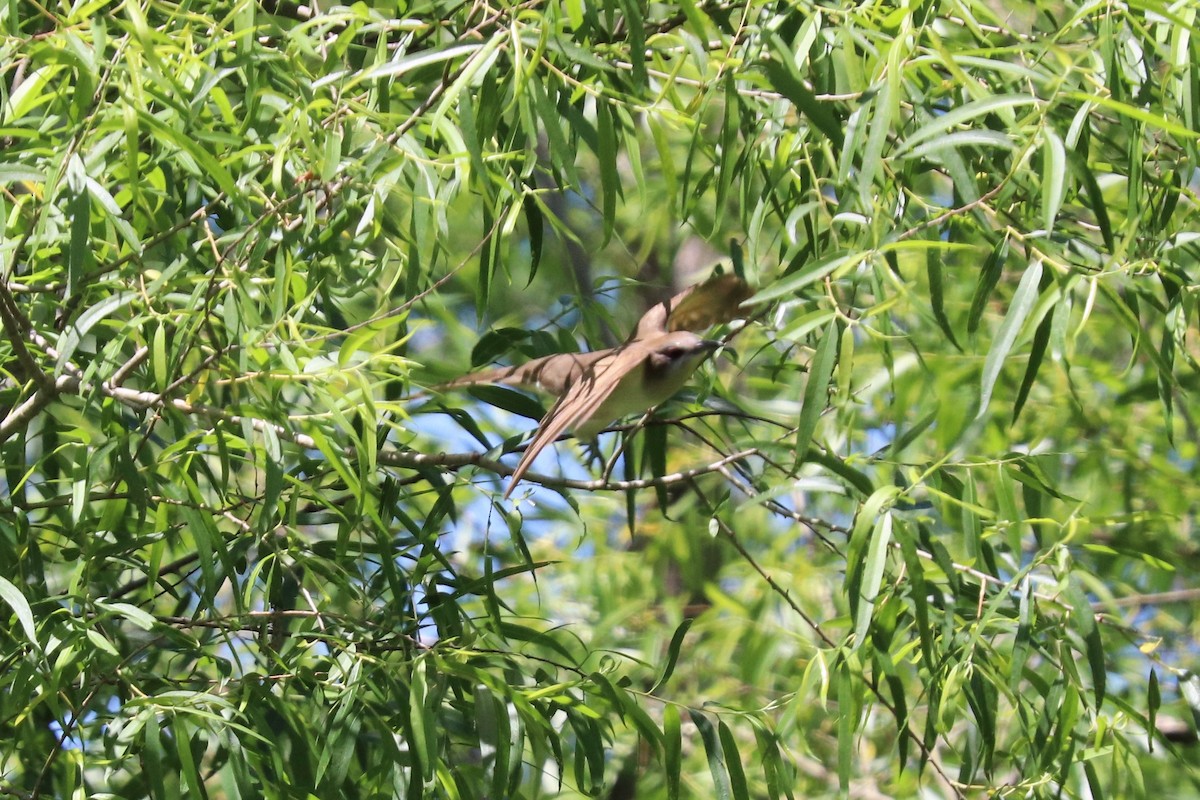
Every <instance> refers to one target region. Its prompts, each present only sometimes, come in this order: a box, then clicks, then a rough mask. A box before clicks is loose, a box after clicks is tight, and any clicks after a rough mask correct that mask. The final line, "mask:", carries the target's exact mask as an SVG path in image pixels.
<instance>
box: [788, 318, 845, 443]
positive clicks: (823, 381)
mask: <svg viewBox="0 0 1200 800" xmlns="http://www.w3.org/2000/svg"><path fill="white" fill-rule="evenodd" d="M840 332H841V329H840V328H839V327H838V324H837V321H836V320H834V321H831V322H830V323H829V324H828V325H827V326H826V327H825V333H824V335H822V337H821V343H820V344H819V345H817V352H816V354H815V355H814V356H813V359H812V362H810V364H809V368H808V381H807V382H806V383H805V384H804V399H803V404H802V405H801V406H800V420H799V422H798V423H797V424H796V455H797V457H803V455H804V454H805V453H806V452H807V451H808V446H809V445H810V444H811V443H812V438H813V434H814V433H815V432H816V430H817V421H818V420H819V419H820V417H821V413H822V412H823V411H824V410H825V405H826V400H827V397H828V393H829V379H830V378H832V377H833V363H834V361H835V357H836V355H837V351H838V338H839V334H840Z"/></svg>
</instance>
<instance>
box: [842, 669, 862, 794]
mask: <svg viewBox="0 0 1200 800" xmlns="http://www.w3.org/2000/svg"><path fill="white" fill-rule="evenodd" d="M837 712H838V725H837V737H838V766H837V772H838V786H839V787H840V788H841V790H842V793H843V795H844V794H845V793H846V792H848V791H849V790H850V775H851V772H852V771H853V766H854V734H855V730H856V729H857V727H858V724H857V717H858V714H857V712H856V711H855V702H854V676H853V675H852V674H851V672H850V667H849V666H848V665H846V664H845V663H843V664H842V665H841V666H840V667H839V668H838V709H837Z"/></svg>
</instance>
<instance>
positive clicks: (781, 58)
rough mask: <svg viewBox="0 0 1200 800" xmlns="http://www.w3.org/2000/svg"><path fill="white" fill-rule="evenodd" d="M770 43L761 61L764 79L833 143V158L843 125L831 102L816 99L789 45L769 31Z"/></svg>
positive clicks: (841, 135) (839, 141)
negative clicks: (768, 58)
mask: <svg viewBox="0 0 1200 800" xmlns="http://www.w3.org/2000/svg"><path fill="white" fill-rule="evenodd" d="M768 41H769V42H770V46H771V59H770V60H769V61H766V62H765V63H764V64H763V69H764V70H765V71H766V74H767V80H768V81H770V85H771V87H772V88H774V89H775V90H776V91H777V92H779V93H780V94H782V95H783V96H784V97H786V98H787V99H788V100H790V101H791V102H792V105H794V106H795V107H796V110H797V111H799V112H800V113H801V114H803V115H804V116H805V117H807V118H808V120H809V122H811V123H812V124H813V125H814V126H815V127H816V129H817V130H818V131H820V133H821V134H822V135H824V136H825V138H826V139H828V140H829V141H830V143H831V144H833V146H834V148H835V150H834V158H837V151H838V146H839V145H840V144H841V142H842V138H843V134H842V126H841V123H840V122H839V121H838V119H837V118H836V117H835V116H834V115H833V112H832V110H831V106H830V105H829V104H827V103H824V102H822V101H820V100H818V99H817V96H816V95H815V94H813V93H812V92H811V91H809V89H808V87H807V86H805V85H804V82H803V80H801V77H800V75H799V73H798V72H797V71H796V69H795V66H794V65H793V63H792V53H791V48H790V47H789V46H788V45H787V44H785V43H784V42H783V41H782V40H780V39H779V37H778V35H776V34H771V35H770V38H769V39H768Z"/></svg>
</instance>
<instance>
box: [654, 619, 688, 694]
mask: <svg viewBox="0 0 1200 800" xmlns="http://www.w3.org/2000/svg"><path fill="white" fill-rule="evenodd" d="M693 622H695V619H694V618H688V619H685V620H684V621H683V622H681V623H680V624H679V627H678V628H676V629H675V634H674V635H673V636H672V637H671V644H670V646H668V647H667V663H666V665H665V666H664V667H663V671H662V674H661V675H659V676H658V680H657V681H656V682H655V683H654V686H652V687H651V688H650V694H657V693H658V691H659V689H661V688H662V687H663V686H664V685H666V683H667V681H669V680H670V679H671V675H672V673H674V672H675V665H676V664H677V663H678V662H679V651H680V650H681V649H682V648H683V639H684V637H685V636H687V632H688V630H689V629H690V628H691V627H692V623H693Z"/></svg>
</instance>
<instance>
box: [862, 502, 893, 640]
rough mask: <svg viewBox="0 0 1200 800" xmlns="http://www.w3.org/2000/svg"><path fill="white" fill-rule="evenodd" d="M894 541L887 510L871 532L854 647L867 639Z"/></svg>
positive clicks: (864, 566)
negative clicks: (889, 552)
mask: <svg viewBox="0 0 1200 800" xmlns="http://www.w3.org/2000/svg"><path fill="white" fill-rule="evenodd" d="M891 541H892V514H891V512H890V511H885V512H883V514H882V515H881V516H880V517H879V519H878V520H876V522H875V526H874V528H873V530H872V532H871V546H870V548H869V549H868V550H867V560H866V563H865V564H864V565H863V571H862V583H861V585H860V588H859V603H858V611H857V613H856V615H855V622H854V648H855V649H856V650H857V649H859V648H860V647H862V645H863V643H864V642H866V640H867V629H868V628H870V627H871V615H872V613H873V612H874V610H875V600H876V598H878V596H879V589H880V587H881V586H882V585H883V571H884V567H885V566H886V564H887V554H888V545H890V544H891Z"/></svg>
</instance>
